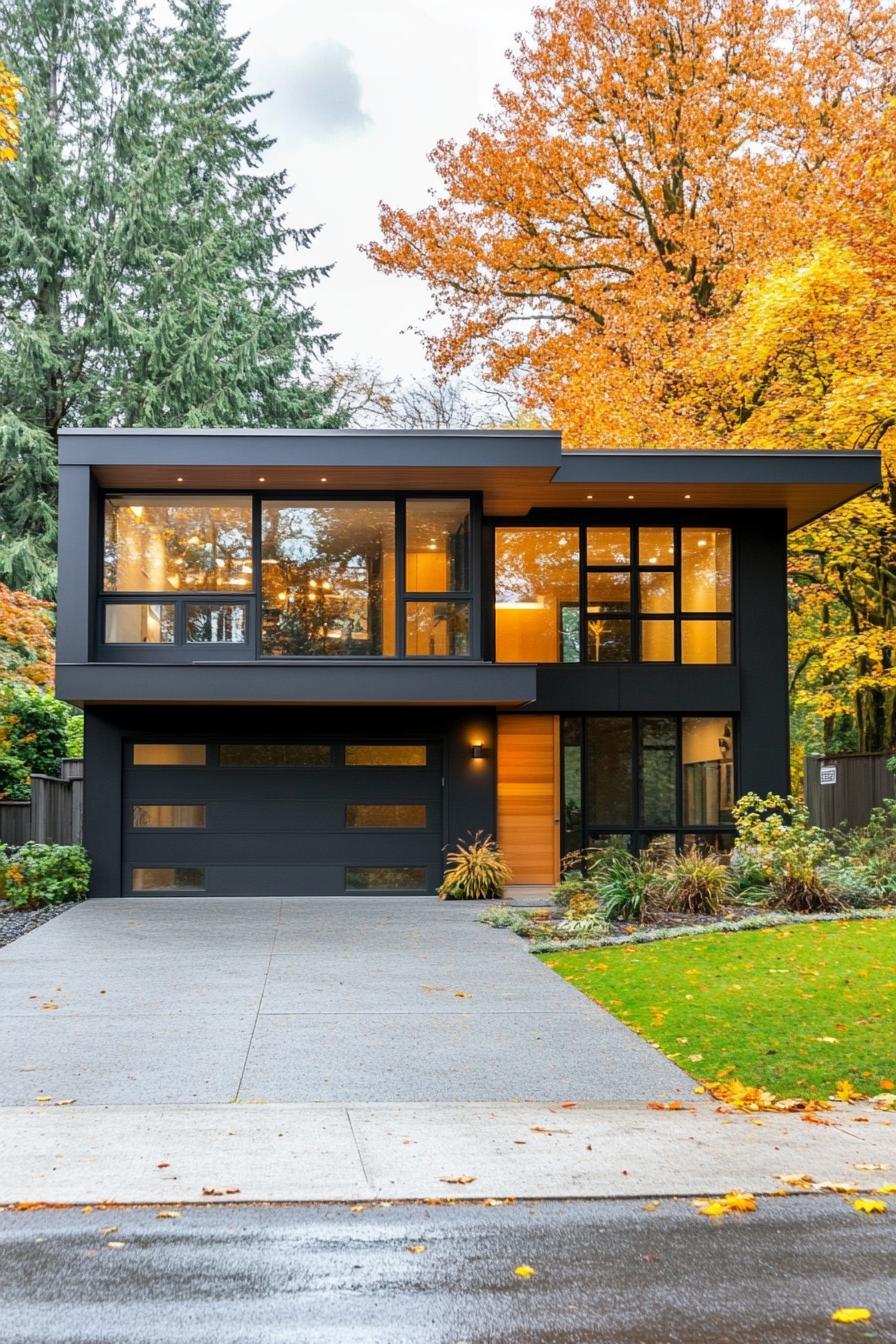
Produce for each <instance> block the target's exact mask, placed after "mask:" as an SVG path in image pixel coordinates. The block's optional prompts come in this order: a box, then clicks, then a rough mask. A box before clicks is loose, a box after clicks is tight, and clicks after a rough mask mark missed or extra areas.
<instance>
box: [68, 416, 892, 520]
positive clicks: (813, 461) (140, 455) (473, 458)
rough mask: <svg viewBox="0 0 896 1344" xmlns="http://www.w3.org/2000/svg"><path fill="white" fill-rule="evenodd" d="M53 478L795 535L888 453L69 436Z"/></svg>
mask: <svg viewBox="0 0 896 1344" xmlns="http://www.w3.org/2000/svg"><path fill="white" fill-rule="evenodd" d="M59 464H60V466H61V467H67V466H89V467H90V468H91V469H92V471H93V474H94V476H95V478H96V480H97V481H98V483H99V484H100V485H101V486H103V487H104V488H107V489H124V490H126V489H141V488H142V489H165V490H190V489H216V488H217V489H235V490H241V489H245V490H249V489H257V488H258V486H259V484H263V485H265V486H266V487H268V488H269V489H271V490H297V491H303V492H309V491H316V492H319V491H321V490H333V491H343V490H358V491H374V492H375V491H377V490H384V491H391V490H432V491H452V490H475V491H481V493H482V495H483V498H484V504H485V510H486V513H488V514H490V515H494V516H525V515H526V514H527V513H529V512H530V511H531V510H533V509H553V508H557V509H564V508H572V507H577V508H582V507H584V508H594V509H595V510H597V509H628V510H631V509H632V508H674V509H689V508H690V509H699V510H706V509H710V508H713V509H751V508H762V509H782V510H786V513H787V522H788V527H789V528H791V529H792V528H795V527H800V526H802V525H803V524H804V523H806V522H809V521H810V520H811V519H813V518H817V517H819V516H820V515H821V514H824V513H827V512H829V511H830V510H831V509H835V508H837V507H838V505H840V504H844V503H846V502H847V501H848V500H850V499H853V498H855V497H856V496H857V495H861V494H864V493H865V491H867V490H869V489H871V488H873V487H874V486H876V485H879V484H880V479H881V477H880V453H878V452H869V451H867V450H862V451H842V452H839V451H832V450H797V451H784V450H781V451H774V452H769V451H762V450H750V449H726V448H720V449H693V450H682V449H659V448H653V449H650V448H647V449H644V448H638V449H587V450H574V451H563V448H562V443H561V436H560V434H559V433H555V432H553V431H550V430H500V429H499V430H425V431H417V430H405V431H392V430H357V429H337V430H293V429H63V430H60V435H59Z"/></svg>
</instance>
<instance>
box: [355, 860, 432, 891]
mask: <svg viewBox="0 0 896 1344" xmlns="http://www.w3.org/2000/svg"><path fill="white" fill-rule="evenodd" d="M345 889H346V891H425V890H426V869H425V868H406V867H401V868H388V867H379V866H376V867H372V866H361V865H356V866H354V867H351V868H346V870H345Z"/></svg>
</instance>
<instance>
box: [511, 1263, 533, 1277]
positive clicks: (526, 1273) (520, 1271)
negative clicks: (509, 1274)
mask: <svg viewBox="0 0 896 1344" xmlns="http://www.w3.org/2000/svg"><path fill="white" fill-rule="evenodd" d="M513 1272H514V1274H515V1275H516V1276H517V1278H518V1279H531V1278H532V1276H533V1275H534V1273H535V1270H534V1269H533V1268H532V1266H531V1265H517V1267H516V1269H515V1270H514V1271H513Z"/></svg>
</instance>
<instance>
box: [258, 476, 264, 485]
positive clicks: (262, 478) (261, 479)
mask: <svg viewBox="0 0 896 1344" xmlns="http://www.w3.org/2000/svg"><path fill="white" fill-rule="evenodd" d="M258 479H259V481H261V484H262V485H264V477H263V476H259V478H258Z"/></svg>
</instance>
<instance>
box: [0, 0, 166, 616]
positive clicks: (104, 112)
mask: <svg viewBox="0 0 896 1344" xmlns="http://www.w3.org/2000/svg"><path fill="white" fill-rule="evenodd" d="M0 59H2V60H3V62H4V63H5V64H6V65H7V66H8V67H9V68H10V69H11V70H15V72H16V74H17V75H18V77H19V78H20V80H21V82H22V84H23V85H24V92H23V94H22V96H21V100H20V120H21V132H20V143H19V146H18V157H17V159H16V160H15V161H13V162H7V163H2V164H0V577H2V578H3V579H4V580H5V581H6V582H8V583H9V584H10V585H11V586H12V587H13V588H22V589H28V590H30V591H31V592H35V593H38V594H47V593H49V592H51V591H52V588H53V584H54V579H55V539H56V497H55V496H56V486H55V483H56V433H57V430H58V428H59V426H60V425H61V424H62V423H63V421H67V422H68V423H71V424H79V423H80V424H97V423H102V419H103V417H104V416H105V414H106V413H107V411H106V406H107V400H106V393H107V391H108V386H109V372H110V360H109V353H108V352H109V348H110V336H111V334H112V332H113V331H114V329H115V326H116V305H117V303H118V301H119V299H120V290H121V285H122V256H123V253H124V252H125V251H126V250H127V248H128V246H129V240H130V238H131V237H132V235H133V232H134V228H135V227H138V228H139V227H140V216H141V211H142V209H143V207H142V206H141V203H140V194H139V192H137V191H135V184H136V182H137V180H138V178H139V176H140V174H141V173H142V172H143V171H144V170H145V167H146V163H147V158H148V156H149V155H150V154H151V152H152V149H153V134H152V133H153V127H154V126H155V127H156V130H157V113H158V101H159V96H158V83H159V81H158V70H159V69H160V68H161V61H160V53H159V51H158V45H157V43H156V41H155V39H154V36H153V33H152V31H151V29H150V28H149V25H148V23H147V20H146V18H145V16H144V15H143V14H141V12H140V11H139V10H138V9H137V7H136V5H135V4H132V3H130V0H79V2H78V4H75V5H73V4H71V3H70V2H69V0H0Z"/></svg>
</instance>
